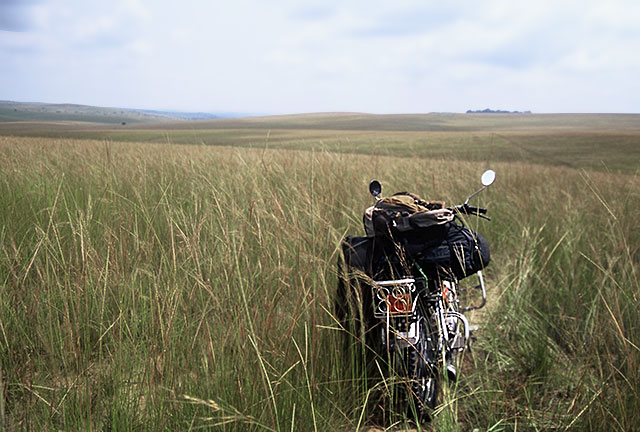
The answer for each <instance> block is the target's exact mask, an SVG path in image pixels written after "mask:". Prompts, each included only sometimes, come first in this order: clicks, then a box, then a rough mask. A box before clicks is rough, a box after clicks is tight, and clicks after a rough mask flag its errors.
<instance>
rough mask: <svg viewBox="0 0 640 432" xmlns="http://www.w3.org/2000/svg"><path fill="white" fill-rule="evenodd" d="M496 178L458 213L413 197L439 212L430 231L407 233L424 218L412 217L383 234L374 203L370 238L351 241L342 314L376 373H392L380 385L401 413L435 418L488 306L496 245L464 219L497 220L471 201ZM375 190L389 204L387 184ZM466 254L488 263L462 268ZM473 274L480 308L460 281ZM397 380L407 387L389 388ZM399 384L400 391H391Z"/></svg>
mask: <svg viewBox="0 0 640 432" xmlns="http://www.w3.org/2000/svg"><path fill="white" fill-rule="evenodd" d="M494 180H495V172H494V171H492V170H488V171H486V172H485V173H484V174H483V175H482V178H481V181H482V187H481V188H480V189H479V190H477V191H476V192H474V193H473V194H471V195H470V196H469V197H468V198H467V199H466V200H465V202H464V203H463V204H461V205H456V206H454V207H451V208H446V207H444V204H443V203H437V202H436V203H426V202H424V201H420V198H419V197H417V196H414V195H412V194H408V195H410V196H411V197H414V198H415V201H416V202H417V203H419V204H422V205H424V206H426V207H427V208H428V209H430V210H433V211H432V212H431V213H437V215H436V216H435V219H436V222H435V223H434V224H433V226H431V227H430V228H428V229H422V230H421V229H410V228H406V227H409V225H411V224H413V225H415V224H414V223H413V222H412V220H411V218H412V217H413V218H414V219H416V220H417V217H416V216H413V215H408V216H407V215H404V216H405V217H403V218H400V217H398V218H397V219H394V220H393V221H392V222H391V225H392V227H393V230H392V231H393V233H394V234H395V236H393V235H392V236H382V235H379V234H378V235H377V234H376V233H375V232H374V231H373V224H372V223H371V214H372V212H375V211H376V208H377V207H376V206H374V207H372V208H370V209H367V212H365V217H364V220H365V230H366V231H367V234H368V235H367V236H365V237H347V239H345V242H344V243H343V258H344V259H343V261H342V266H341V268H340V272H341V275H340V278H339V280H340V285H339V292H338V294H339V295H338V305H337V306H338V308H337V309H338V316H340V317H341V318H342V319H345V318H348V317H349V316H351V317H352V318H353V317H355V320H354V321H355V323H356V324H357V325H356V328H355V329H353V328H352V329H353V330H354V331H355V334H359V339H360V340H362V341H363V342H365V345H366V351H367V353H368V354H369V355H368V361H367V362H368V363H369V365H370V366H371V367H372V368H373V369H374V370H376V369H377V370H378V371H383V370H384V371H385V373H384V375H385V377H383V378H384V379H383V385H380V386H378V387H380V388H384V389H386V390H385V391H384V393H386V397H387V399H395V401H396V403H395V404H394V405H397V403H398V402H399V403H400V406H401V408H400V409H406V414H408V415H410V416H415V417H416V418H418V419H420V420H421V421H422V420H425V419H427V420H428V419H429V418H430V417H431V415H432V412H433V410H434V409H435V408H436V406H437V404H438V401H439V396H440V393H441V391H442V384H443V383H444V382H450V383H451V382H455V381H456V380H457V378H458V369H459V361H460V359H461V356H462V353H463V352H464V351H465V350H466V349H467V348H468V347H469V343H470V340H471V337H470V336H471V332H472V331H473V330H475V327H471V325H470V324H469V321H468V319H467V318H466V316H465V315H464V313H465V312H467V311H470V310H474V309H480V308H482V307H484V305H485V303H486V300H487V292H486V287H485V281H484V277H483V273H482V268H484V267H485V266H486V265H487V264H488V261H489V255H488V244H486V241H484V239H481V236H480V235H479V234H477V233H475V232H473V231H471V230H469V229H468V228H466V227H465V226H464V217H463V215H464V216H478V217H481V218H483V219H486V220H490V219H489V218H488V217H487V216H486V213H487V210H486V209H484V208H480V207H474V206H471V205H469V201H470V200H471V199H472V198H473V197H475V196H476V195H478V194H479V193H480V192H482V191H483V190H485V189H486V188H487V187H489V186H490V185H491V184H492V183H493V182H494ZM369 191H370V193H371V195H373V197H374V198H375V199H376V203H377V204H376V205H378V203H379V202H380V201H381V200H382V199H383V198H381V191H382V188H381V185H380V183H379V182H378V181H376V180H373V181H372V182H371V184H370V185H369ZM372 209H373V210H372ZM394 212H395V210H394ZM394 212H391V213H394ZM438 212H439V213H438ZM400 213H401V212H397V213H395V214H397V215H400ZM423 213H425V214H427V213H429V212H423ZM443 215H444V216H443ZM407 220H409V222H407ZM438 220H439V222H438ZM443 221H444V222H443ZM457 222H461V225H459V224H458V223H457ZM430 224H431V222H430V223H429V224H428V225H430ZM403 226H405V229H403V228H402V227H403ZM461 233H462V234H464V236H461V235H459V234H461ZM456 235H458V237H455V236H456ZM434 237H435V238H436V240H435V241H432V240H433V238H434ZM462 237H465V238H466V239H467V240H468V242H467V243H468V244H470V246H469V248H467V249H468V251H467V252H464V251H463V250H462V249H461V248H458V246H459V245H461V244H462V243H460V241H459V240H456V239H460V238H462ZM416 238H417V240H416ZM469 238H471V240H469ZM425 245H426V246H425ZM482 248H484V249H486V250H485V251H482V250H480V249H482ZM458 250H460V251H462V254H463V255H464V254H465V253H466V254H467V255H473V257H471V258H474V257H475V258H479V261H480V263H479V264H478V265H475V266H474V265H471V266H469V264H468V263H467V264H466V265H465V263H460V262H459V258H460V255H459V254H458V252H457V251H458ZM469 251H470V252H469ZM483 253H484V255H483ZM447 254H448V257H447V256H446V255H447ZM476 255H477V256H476ZM456 257H457V258H458V260H456ZM464 259H465V260H466V259H467V258H464ZM483 260H484V262H482V261H483ZM345 267H346V268H345ZM472 275H475V277H476V278H477V282H478V283H477V285H475V286H473V288H472V289H477V290H478V291H479V295H476V296H475V297H476V304H470V305H467V306H464V305H463V303H462V299H461V297H462V294H463V288H461V286H460V280H461V279H464V278H466V277H467V276H472ZM478 297H479V300H478ZM369 375H370V374H369ZM394 382H395V383H400V384H401V385H400V386H395V387H393V386H390V385H388V384H389V383H394ZM392 387H393V388H396V389H400V390H399V391H391V390H389V389H391V388H392ZM391 393H395V395H393V396H390V395H391ZM398 394H399V395H400V396H398Z"/></svg>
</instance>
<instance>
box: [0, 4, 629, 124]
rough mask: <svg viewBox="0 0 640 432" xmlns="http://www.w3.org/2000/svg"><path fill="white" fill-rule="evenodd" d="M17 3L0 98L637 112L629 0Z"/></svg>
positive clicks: (236, 107)
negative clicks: (18, 24)
mask: <svg viewBox="0 0 640 432" xmlns="http://www.w3.org/2000/svg"><path fill="white" fill-rule="evenodd" d="M20 10H21V13H23V18H21V19H22V22H23V23H25V24H24V26H25V28H26V29H27V31H24V32H21V33H15V32H0V63H2V64H3V65H5V67H4V68H3V70H1V71H0V78H2V79H3V82H12V83H14V84H12V86H11V87H10V88H9V87H5V88H0V99H2V98H12V99H29V100H45V101H46V100H55V101H62V100H65V101H70V102H78V103H94V104H106V105H119V106H140V107H149V108H180V109H194V110H195V109H198V110H214V109H217V110H233V111H251V112H256V111H260V112H297V111H327V110H357V111H370V112H390V111H403V112H409V111H440V110H442V111H445V110H453V111H464V110H466V109H467V108H480V107H482V108H484V107H487V106H490V107H493V108H504V109H532V110H534V111H570V110H576V109H579V108H580V106H584V103H582V104H581V105H579V104H576V103H574V102H573V101H574V100H576V98H579V96H580V95H581V94H590V95H591V96H592V99H591V100H590V105H589V107H590V108H589V109H594V110H599V111H639V110H640V106H638V105H637V104H638V103H637V102H634V101H631V100H630V98H629V97H628V95H629V94H633V93H635V94H637V93H638V84H636V83H635V80H632V79H631V78H630V77H632V76H638V74H639V73H640V60H639V59H638V56H637V55H635V49H636V47H637V46H639V42H640V28H638V26H637V22H640V6H637V5H636V4H635V2H632V1H631V0H629V1H622V0H610V1H608V2H606V3H603V2H590V1H582V2H577V1H568V2H562V3H557V2H554V1H551V0H539V1H537V2H533V3H527V4H522V3H513V2H508V1H506V0H505V1H503V0H489V1H486V2H482V3H471V2H461V1H453V2H424V1H422V0H401V1H396V2H393V3H390V2H386V1H360V0H356V1H349V2H338V1H322V2H320V1H314V2H305V3H304V4H301V3H299V2H296V1H294V0H274V1H272V2H257V1H249V0H238V1H235V2H227V3H221V2H207V1H204V0H193V1H187V2H182V3H176V2H168V1H164V0H163V1H156V2H151V1H143V0H116V1H113V2H85V1H81V0H40V1H34V2H32V3H30V5H29V7H28V8H22V9H20ZM0 11H2V7H0ZM27 24H28V25H27ZM34 70H40V71H44V72H45V74H46V76H44V75H45V74H36V73H34V72H33V71H34ZM6 80H8V81H6ZM623 86H624V87H623ZM594 87H599V88H602V90H601V91H593V90H592V89H593V88H594ZM598 98H599V99H598ZM580 99H582V98H581V97H580ZM502 104H505V105H502ZM499 105H501V106H499ZM507 105H508V106H507ZM591 107H593V108H591Z"/></svg>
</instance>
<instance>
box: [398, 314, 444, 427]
mask: <svg viewBox="0 0 640 432" xmlns="http://www.w3.org/2000/svg"><path fill="white" fill-rule="evenodd" d="M420 333H421V335H422V336H421V337H420V340H419V341H418V343H417V344H416V345H415V346H410V347H408V348H405V349H403V350H402V351H401V355H402V362H401V364H402V371H401V374H402V376H403V378H405V383H406V390H407V400H406V402H407V414H408V415H409V416H411V417H416V418H417V419H418V420H420V421H425V420H427V421H428V420H430V419H431V412H432V411H433V410H434V409H435V407H436V406H437V405H438V398H439V394H440V375H439V374H438V372H437V370H436V369H435V368H434V367H432V366H431V364H432V359H433V355H434V352H435V350H434V347H432V346H430V340H432V339H429V338H428V337H427V336H428V335H430V334H431V333H430V328H429V325H428V323H427V322H426V319H422V320H420Z"/></svg>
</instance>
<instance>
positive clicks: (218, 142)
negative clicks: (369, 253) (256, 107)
mask: <svg viewBox="0 0 640 432" xmlns="http://www.w3.org/2000/svg"><path fill="white" fill-rule="evenodd" d="M2 135H4V136H14V137H21V136H34V137H48V138H70V139H71V138H72V139H98V140H107V141H117V142H152V143H162V144H190V145H212V146H236V147H248V148H261V149H262V148H280V149H291V150H308V149H309V148H311V147H313V148H315V149H316V150H322V151H327V152H340V153H355V154H369V155H373V156H400V157H412V158H416V157H417V158H422V159H432V160H433V159H443V160H453V161H470V162H484V161H487V160H491V161H495V162H509V163H512V162H521V163H534V164H539V165H543V166H548V165H551V166H559V167H571V168H577V169H581V168H582V169H588V170H598V171H604V172H618V173H628V174H634V173H636V172H637V170H638V161H640V116H639V115H635V114H617V115H613V114H609V115H596V114H555V115H554V114H539V115H536V114H527V115H524V114H522V115H505V114H494V115H490V114H423V115H371V114H315V115H298V116H274V117H260V118H245V119H218V120H211V121H190V122H187V121H182V122H173V123H172V122H164V123H137V124H127V125H125V126H121V125H118V126H109V127H107V126H105V125H104V124H102V125H101V124H91V123H81V124H78V123H73V124H69V123H62V122H61V123H57V124H43V123H25V122H13V123H4V124H3V123H0V136H2Z"/></svg>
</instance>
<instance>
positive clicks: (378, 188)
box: [369, 180, 382, 198]
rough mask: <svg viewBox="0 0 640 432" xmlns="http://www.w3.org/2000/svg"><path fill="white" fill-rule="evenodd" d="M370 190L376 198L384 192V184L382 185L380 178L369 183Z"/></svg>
mask: <svg viewBox="0 0 640 432" xmlns="http://www.w3.org/2000/svg"><path fill="white" fill-rule="evenodd" d="M369 192H370V193H371V195H373V196H374V197H376V198H378V195H380V194H381V193H382V185H380V182H379V181H378V180H371V183H369Z"/></svg>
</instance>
